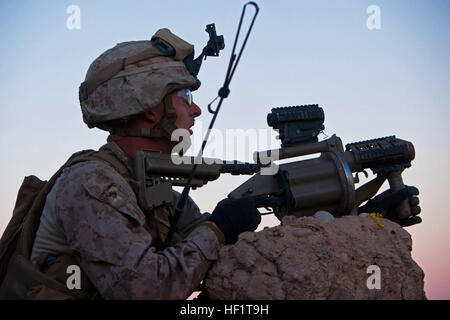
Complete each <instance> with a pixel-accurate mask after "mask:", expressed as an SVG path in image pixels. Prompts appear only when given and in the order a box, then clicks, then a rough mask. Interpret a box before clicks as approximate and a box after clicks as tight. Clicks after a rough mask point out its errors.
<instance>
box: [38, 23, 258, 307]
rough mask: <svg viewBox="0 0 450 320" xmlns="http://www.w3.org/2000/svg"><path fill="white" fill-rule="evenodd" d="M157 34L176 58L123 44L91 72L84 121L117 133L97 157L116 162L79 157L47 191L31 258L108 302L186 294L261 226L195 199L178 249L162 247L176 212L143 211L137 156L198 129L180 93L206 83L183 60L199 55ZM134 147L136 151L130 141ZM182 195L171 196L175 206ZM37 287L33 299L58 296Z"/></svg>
mask: <svg viewBox="0 0 450 320" xmlns="http://www.w3.org/2000/svg"><path fill="white" fill-rule="evenodd" d="M155 37H157V38H159V37H160V38H159V39H160V40H163V42H164V43H165V44H167V45H169V46H171V47H173V48H175V49H176V55H175V56H172V57H167V56H164V55H163V54H161V52H160V50H155V49H156V48H155V46H154V43H153V42H151V41H136V42H126V43H121V44H118V45H117V46H116V47H114V48H112V49H110V50H108V51H106V52H105V53H103V54H102V55H101V56H100V57H99V58H97V59H96V60H95V61H94V62H93V63H92V65H91V67H90V68H89V70H88V73H87V76H86V81H85V82H84V83H83V84H82V86H81V87H80V102H81V109H82V112H83V119H84V121H85V122H86V123H87V125H88V126H89V127H98V128H100V129H103V130H108V131H109V132H110V133H111V135H110V136H109V138H108V143H107V144H106V145H104V146H103V147H101V148H100V150H99V152H100V153H101V154H103V155H107V156H108V157H109V158H111V156H112V157H113V158H114V159H117V160H118V162H117V163H118V164H117V165H116V166H114V165H111V163H108V162H109V161H94V160H91V161H82V162H79V163H76V164H74V165H71V166H70V167H67V168H65V169H64V170H63V171H62V173H61V174H60V176H59V178H58V179H57V180H56V182H55V184H54V186H53V188H52V189H51V191H50V193H49V194H48V195H47V199H46V203H45V207H44V209H43V211H42V216H41V222H40V225H39V228H38V231H37V234H36V238H35V241H34V245H33V249H32V252H31V257H30V259H31V261H32V262H33V263H34V264H35V265H36V266H37V267H38V268H39V269H40V270H41V271H42V272H52V268H53V267H54V266H58V265H60V267H59V269H61V267H63V269H65V268H66V265H67V264H68V263H76V264H77V265H79V266H80V268H81V270H82V272H83V280H82V286H84V287H86V286H87V287H88V288H81V289H82V290H85V291H86V290H90V291H94V292H95V293H96V294H95V295H94V296H97V297H101V298H105V299H185V298H187V297H188V296H189V295H190V294H191V293H192V292H193V291H194V290H195V289H196V287H197V286H198V285H199V283H200V282H201V280H202V279H203V278H204V276H205V274H206V272H207V270H208V268H209V267H210V265H211V263H212V262H213V261H215V260H216V259H217V258H218V252H219V249H220V246H221V245H223V244H224V243H225V242H227V243H230V242H232V241H235V239H234V240H231V241H230V240H227V237H228V239H231V238H237V234H238V233H240V232H243V231H248V230H255V229H256V227H257V225H258V223H259V221H260V217H259V215H258V212H257V210H256V209H254V208H253V209H252V210H248V208H247V209H246V208H245V205H244V206H241V207H242V208H243V209H246V210H247V211H250V212H249V213H248V214H247V215H249V216H250V215H251V217H250V219H247V221H244V222H243V223H241V225H240V226H233V225H229V224H227V223H228V222H227V223H225V222H223V223H219V222H220V221H225V220H227V219H226V218H225V219H223V216H225V215H226V214H227V211H228V213H229V212H230V210H229V208H230V207H229V203H222V204H221V203H219V205H218V208H219V207H220V210H218V209H217V208H216V209H217V210H215V211H217V212H216V213H214V212H213V215H215V216H216V219H215V220H214V219H211V216H210V214H208V213H205V214H201V213H200V210H199V208H198V207H197V205H196V204H195V203H194V202H193V201H192V200H191V199H189V201H188V205H187V207H186V209H185V212H184V214H183V215H182V220H180V221H179V222H178V224H177V229H176V233H175V236H174V238H173V242H172V244H171V246H170V247H168V248H162V246H161V244H162V243H163V242H164V240H165V237H166V235H167V232H168V229H169V227H170V219H171V215H172V214H173V208H165V207H161V208H156V209H155V210H152V211H151V212H144V211H143V210H142V209H141V208H140V207H139V204H138V201H137V198H136V190H135V188H134V184H133V179H132V178H130V177H133V159H132V152H131V151H135V149H143V148H144V147H146V146H147V147H148V144H146V143H142V142H143V141H144V142H145V141H147V142H151V144H150V145H151V146H161V147H160V148H159V150H160V151H162V152H167V150H165V148H164V147H163V146H167V143H172V142H168V141H170V133H171V131H172V130H173V129H175V128H177V127H181V128H185V129H189V126H191V125H193V121H192V123H190V122H189V121H188V122H186V121H184V122H183V116H180V114H181V115H183V112H184V113H186V110H184V111H183V110H181V109H180V108H181V107H180V106H179V105H177V103H178V102H177V101H179V100H177V99H180V95H179V91H180V90H181V91H183V90H186V89H190V90H195V89H197V88H198V87H199V85H200V83H199V81H198V79H197V78H196V77H194V76H193V75H191V74H190V73H189V72H188V70H187V69H186V67H185V66H184V65H183V62H182V60H183V59H184V58H186V57H187V56H193V46H191V45H190V44H188V43H186V42H184V41H183V40H182V39H180V38H178V37H177V36H175V35H173V34H172V33H170V31H168V30H167V29H161V30H159V31H158V32H157V33H156V34H155V36H154V38H155ZM188 93H189V92H188ZM173 101H175V103H172V102H173ZM191 102H192V101H191ZM171 103H172V104H171ZM187 107H188V109H187V110H191V111H188V113H189V112H190V113H189V116H190V118H189V116H188V117H186V114H185V117H184V119H185V120H186V119H188V120H189V119H191V120H193V118H194V117H196V116H198V115H199V114H200V111H199V110H197V111H195V110H194V111H192V108H194V109H195V108H198V107H197V106H196V105H195V104H190V105H188V106H187ZM154 108H163V109H164V112H163V115H162V117H161V118H160V119H153V118H152V117H154V114H153V115H152V114H149V113H148V112H149V110H150V111H151V110H153V109H154ZM146 113H147V116H149V117H150V118H151V119H150V120H152V121H154V122H156V125H155V126H154V127H152V128H148V127H145V125H144V126H142V124H143V123H144V124H145V123H146V122H145V121H146V120H148V119H149V118H148V117H147V118H145V117H144V118H142V117H141V118H140V115H142V114H146ZM136 117H137V119H140V120H138V121H137V122H136V121H135V119H136ZM156 118H157V117H156ZM177 121H178V122H177ZM130 123H134V126H130ZM136 124H138V125H136ZM127 139H128V140H127ZM136 141H137V143H136V145H132V143H128V142H136ZM140 142H141V144H140ZM152 143H153V144H152ZM130 144H131V145H132V146H131V147H130ZM169 145H170V144H169ZM136 146H137V147H136ZM139 146H140V147H139ZM130 150H131V151H130ZM117 166H119V167H121V169H117ZM121 170H122V171H121ZM125 177H129V179H126V178H125ZM178 197H179V194H178V193H176V192H174V199H175V201H174V203H176V199H177V198H178ZM227 206H228V207H227ZM227 208H228V210H227ZM234 209H236V208H234ZM219 211H220V212H219ZM231 211H236V210H231ZM237 211H239V210H237ZM245 214H246V213H242V215H243V216H245ZM256 216H257V217H256ZM217 217H219V218H217ZM231 220H232V219H231ZM235 220H236V219H235ZM238 222H239V221H237V220H236V223H238ZM218 225H221V226H222V227H219V226H218ZM230 234H233V236H232V237H230V236H229V235H230ZM227 235H228V236H227ZM67 257H69V259H66V258H67ZM67 261H69V262H67ZM55 268H56V267H55ZM59 273H61V272H60V270H59ZM59 277H60V276H59ZM63 280H64V279H62V280H61V281H63ZM39 290H40V289H39V288H38V289H37V292H34V293H31V295H30V297H36V296H40V295H41V296H43V297H44V298H46V297H50V298H52V297H51V294H50V296H46V295H45V294H43V293H42V292H39Z"/></svg>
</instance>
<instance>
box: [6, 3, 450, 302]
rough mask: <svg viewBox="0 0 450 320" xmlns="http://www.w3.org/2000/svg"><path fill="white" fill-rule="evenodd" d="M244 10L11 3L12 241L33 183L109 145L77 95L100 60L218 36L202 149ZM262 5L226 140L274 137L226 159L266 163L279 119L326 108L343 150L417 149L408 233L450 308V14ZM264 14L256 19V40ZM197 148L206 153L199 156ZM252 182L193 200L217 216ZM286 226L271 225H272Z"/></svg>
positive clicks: (234, 88) (405, 7)
mask: <svg viewBox="0 0 450 320" xmlns="http://www.w3.org/2000/svg"><path fill="white" fill-rule="evenodd" d="M244 3H245V2H243V1H211V0H209V1H189V2H187V1H167V2H163V1H137V0H129V1H127V2H123V1H111V0H108V1H106V0H96V1H87V0H84V1H81V0H78V1H76V0H71V1H48V0H42V1H31V0H28V1H27V0H23V1H1V2H0V25H1V28H0V37H1V39H2V42H0V70H1V74H2V77H1V78H0V101H1V102H0V104H1V107H0V128H1V129H0V130H1V134H0V148H1V150H2V154H3V156H2V157H1V158H0V178H1V181H2V183H1V185H0V200H1V201H0V232H3V230H4V228H5V227H6V224H7V222H8V221H9V218H10V216H11V213H12V210H13V207H14V202H15V198H16V195H17V190H18V189H19V186H20V184H21V183H22V180H23V177H24V176H27V175H31V174H34V175H36V176H38V177H40V178H42V179H48V178H50V176H51V175H52V174H53V173H54V172H55V171H56V170H57V169H58V168H59V167H60V166H61V165H62V164H63V163H64V162H65V160H66V159H67V158H68V157H69V156H70V155H71V154H72V153H74V152H76V151H79V150H83V149H97V148H99V147H100V146H101V145H102V144H104V142H105V140H106V137H107V133H105V132H103V131H100V130H98V129H88V128H87V127H86V125H85V124H84V123H83V121H82V117H81V111H80V107H79V102H78V86H79V84H80V83H81V82H82V81H83V80H84V77H85V74H86V71H87V69H88V67H89V65H90V64H91V62H92V61H93V60H94V59H95V58H97V57H98V56H99V55H100V54H101V53H102V52H104V51H105V50H107V49H109V48H111V47H113V46H115V45H116V44H117V43H120V42H124V41H130V40H143V39H149V38H151V36H152V35H153V34H154V33H155V32H156V31H157V30H158V29H159V28H164V27H165V28H169V29H170V30H171V31H172V32H173V33H175V34H177V35H178V36H180V37H181V38H183V39H185V40H186V41H188V42H190V43H192V44H194V46H195V48H196V55H197V54H198V53H199V52H201V49H202V48H203V46H204V45H205V44H206V42H207V40H208V35H207V33H206V32H205V26H206V24H209V23H213V22H214V23H215V24H216V29H217V33H218V34H219V35H220V34H223V35H224V38H225V49H224V50H223V51H222V52H221V53H220V56H219V57H214V58H208V59H207V60H206V61H205V62H204V63H203V65H202V69H201V70H200V73H199V78H200V80H201V81H202V86H201V88H200V89H199V90H198V91H196V92H194V99H195V101H196V103H197V104H198V105H199V106H201V107H202V108H203V113H202V115H201V116H200V118H199V121H197V122H196V126H195V127H194V135H193V139H194V141H199V140H201V139H202V137H203V134H204V131H205V130H206V128H207V126H208V124H209V121H210V120H211V115H210V114H209V113H208V111H207V110H206V106H207V104H208V103H209V102H210V101H211V100H212V99H213V98H215V97H216V96H217V92H218V90H219V88H220V87H221V86H222V84H223V81H224V77H225V72H226V68H227V65H228V60H229V57H230V53H231V47H232V43H233V41H234V37H235V33H236V30H237V24H238V21H239V17H240V14H241V10H242V6H243V5H244ZM257 3H258V5H259V7H260V12H259V14H258V17H257V19H256V22H255V25H254V28H253V31H252V34H251V35H250V38H249V41H248V44H247V46H246V49H245V51H244V54H243V56H242V58H241V61H240V63H239V66H238V68H237V71H236V73H235V75H234V78H233V80H232V83H231V85H230V90H231V93H230V95H229V97H228V98H227V99H226V100H225V101H224V103H223V106H222V109H221V111H220V113H219V116H218V119H217V121H216V128H217V129H218V132H222V133H223V136H226V135H225V132H226V131H227V130H244V131H245V130H247V131H248V130H256V132H262V133H264V134H260V135H259V136H258V144H257V145H256V146H255V145H249V147H248V148H247V149H245V148H244V149H243V150H239V148H237V149H236V150H235V149H233V150H235V151H234V152H229V150H227V152H226V153H225V154H224V157H231V158H236V159H238V160H241V161H249V159H251V154H252V153H253V152H254V151H256V150H264V149H265V147H266V146H267V145H271V146H272V145H273V144H274V143H275V145H276V143H278V145H279V142H277V141H276V140H275V139H274V137H273V136H271V135H270V130H268V127H267V123H266V116H267V113H269V112H270V110H271V108H273V107H280V106H291V105H303V104H316V103H317V104H319V105H320V106H321V107H322V108H323V109H324V111H325V131H324V132H325V134H326V135H327V136H331V135H332V134H337V135H338V136H339V137H340V138H341V139H342V141H343V142H344V144H346V143H349V142H355V141H360V140H366V139H372V138H378V137H385V136H390V135H396V136H397V137H399V138H401V139H405V140H408V141H411V142H413V143H414V146H415V150H416V158H415V160H414V161H413V162H412V167H411V168H409V169H407V170H406V171H405V172H404V174H403V177H404V181H405V183H406V184H407V185H414V186H417V187H418V188H419V190H420V192H421V193H420V201H421V207H422V213H421V216H422V219H423V222H422V223H421V224H419V225H416V226H412V227H409V228H407V231H408V232H409V233H410V234H411V237H412V240H413V250H412V256H413V258H414V260H415V261H416V262H417V263H418V264H419V266H420V267H421V268H422V269H423V270H424V272H425V291H426V294H427V297H428V298H429V299H450V275H449V273H448V270H450V241H449V236H448V232H449V230H450V216H449V215H448V208H449V206H450V197H449V196H448V195H449V191H450V190H449V181H450V180H449V179H450V174H449V170H447V166H448V163H449V161H448V159H449V158H450V152H449V143H448V140H447V139H448V138H449V137H450V135H449V133H450V129H449V128H450V127H449V126H448V121H449V120H450V119H449V115H450V108H449V103H450V90H449V88H450V78H449V75H450V62H449V61H450V59H449V56H450V55H449V54H450V51H449V49H450V48H449V46H450V43H449V41H448V39H449V38H450V34H449V33H450V28H449V27H450V16H449V15H450V2H449V1H447V0H433V1H424V0H423V1H418V0H396V1H386V0H370V1H365V0H339V1H334V0H333V1H331V0H328V1H325V0H318V1H298V0H296V1H268V0H264V1H262V0H260V1H257ZM71 5H76V6H78V8H79V9H80V15H79V17H80V19H79V21H80V24H79V28H71V27H73V26H75V27H76V25H73V24H70V23H69V24H68V23H67V22H68V20H69V22H70V21H72V22H73V21H74V20H71V17H73V16H72V15H73V12H72V11H69V13H68V12H67V9H68V8H69V6H71ZM371 5H376V6H377V7H378V8H379V18H380V19H379V20H377V21H379V28H375V29H373V28H372V29H370V28H369V27H368V23H367V22H368V20H369V22H371V21H372V22H373V20H371V18H373V12H372V11H369V13H368V12H367V9H368V7H369V6H371ZM252 13H253V10H252V9H251V8H248V11H247V14H248V16H247V19H246V20H245V22H244V26H243V28H244V30H246V26H248V22H249V18H250V16H251V14H252ZM370 25H371V24H370V23H369V26H370ZM241 38H242V37H241ZM268 136H270V138H267V137H268ZM323 138H324V137H323V136H322V137H321V139H323ZM196 139H197V140H196ZM216 139H218V140H220V139H219V138H217V137H216ZM225 144H226V141H224V145H225ZM196 148H197V149H196ZM198 148H199V144H198V143H197V145H195V144H194V146H193V148H192V151H193V152H195V153H196V152H197V151H198ZM219 154H220V152H219ZM215 155H217V150H215V151H214V150H213V148H212V149H211V148H210V149H208V147H207V148H206V150H205V156H215ZM231 158H228V159H231ZM245 180H246V177H227V176H223V177H221V178H220V179H219V180H218V181H217V182H212V183H209V184H208V185H207V186H205V187H203V188H201V189H198V190H196V191H193V192H191V196H192V197H193V199H194V200H195V201H196V202H197V203H198V205H199V206H200V208H201V209H202V210H203V211H209V212H210V211H212V210H213V209H214V207H215V205H216V203H217V202H218V201H220V200H221V199H223V198H225V197H226V196H227V194H228V193H229V192H230V191H231V190H233V189H234V188H235V187H237V186H238V185H240V184H241V183H242V182H244V181H245ZM387 187H388V186H387V185H385V186H383V188H384V189H386V188H387ZM276 223H278V222H277V220H276V219H275V218H274V217H273V216H272V217H271V216H265V217H264V218H263V224H262V225H261V227H264V226H266V225H268V226H270V225H275V224H276ZM380 245H382V244H380Z"/></svg>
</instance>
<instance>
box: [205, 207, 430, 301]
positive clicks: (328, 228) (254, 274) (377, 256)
mask: <svg viewBox="0 0 450 320" xmlns="http://www.w3.org/2000/svg"><path fill="white" fill-rule="evenodd" d="M379 222H381V224H382V226H381V225H380V224H378V223H377V222H376V221H375V220H374V219H373V218H372V217H370V216H369V215H365V214H364V215H360V216H345V217H341V218H337V219H328V221H327V219H318V218H316V217H302V218H296V217H285V218H284V219H283V221H282V222H281V225H279V226H276V227H273V228H266V229H264V230H262V231H260V232H255V233H252V232H247V233H244V234H242V235H240V237H239V240H238V242H237V243H236V244H234V245H229V246H224V247H223V248H222V249H221V251H220V259H219V261H218V262H217V263H216V264H215V265H214V266H213V267H212V268H211V270H210V271H209V273H208V276H207V279H206V281H205V283H206V287H207V294H208V295H209V297H210V298H211V299H426V296H425V292H424V281H423V279H424V273H423V271H422V269H421V268H420V267H419V266H418V265H417V263H416V262H415V261H414V260H413V259H412V258H411V250H412V241H411V236H410V234H409V233H408V232H407V231H406V230H405V229H403V228H401V227H400V226H399V225H398V224H396V223H393V222H391V221H389V220H386V219H382V218H381V219H380V221H379Z"/></svg>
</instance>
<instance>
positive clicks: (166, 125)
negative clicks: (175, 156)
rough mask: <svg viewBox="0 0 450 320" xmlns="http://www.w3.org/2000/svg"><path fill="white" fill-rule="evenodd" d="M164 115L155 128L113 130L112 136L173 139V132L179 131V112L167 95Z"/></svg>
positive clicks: (164, 101)
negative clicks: (177, 123) (176, 123)
mask: <svg viewBox="0 0 450 320" xmlns="http://www.w3.org/2000/svg"><path fill="white" fill-rule="evenodd" d="M163 104H164V115H163V116H162V118H161V120H159V122H158V123H157V124H156V125H155V126H154V127H153V128H113V129H111V130H110V133H111V134H115V135H118V136H122V137H145V138H152V139H160V138H167V139H170V138H171V137H172V132H173V131H174V130H176V129H177V126H176V125H175V121H176V120H177V112H176V110H175V108H174V106H173V104H172V95H170V94H167V95H166V96H165V97H164V99H163Z"/></svg>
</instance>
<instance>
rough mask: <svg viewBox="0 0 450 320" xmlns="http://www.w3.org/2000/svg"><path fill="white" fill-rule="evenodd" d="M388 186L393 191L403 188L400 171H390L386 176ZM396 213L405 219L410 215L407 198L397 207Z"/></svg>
mask: <svg viewBox="0 0 450 320" xmlns="http://www.w3.org/2000/svg"><path fill="white" fill-rule="evenodd" d="M388 181H389V186H390V187H391V190H392V191H393V192H395V191H398V190H401V189H403V188H405V184H404V183H403V179H402V172H401V171H396V172H392V173H390V174H389V176H388ZM397 215H398V217H399V218H400V219H406V218H408V217H409V216H411V207H410V205H409V202H408V198H406V199H405V200H403V201H402V202H401V203H400V205H399V206H398V207H397Z"/></svg>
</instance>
